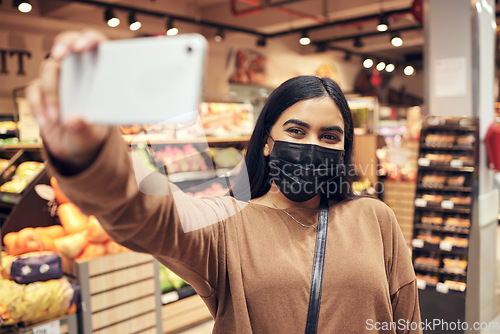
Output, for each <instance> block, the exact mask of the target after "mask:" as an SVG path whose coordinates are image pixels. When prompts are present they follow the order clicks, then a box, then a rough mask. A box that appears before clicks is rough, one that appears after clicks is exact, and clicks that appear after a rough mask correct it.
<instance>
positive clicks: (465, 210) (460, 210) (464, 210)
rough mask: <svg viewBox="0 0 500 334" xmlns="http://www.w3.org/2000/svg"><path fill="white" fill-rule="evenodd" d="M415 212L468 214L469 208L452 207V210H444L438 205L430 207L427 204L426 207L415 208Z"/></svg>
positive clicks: (430, 205)
mask: <svg viewBox="0 0 500 334" xmlns="http://www.w3.org/2000/svg"><path fill="white" fill-rule="evenodd" d="M415 210H416V211H417V210H421V211H434V212H444V213H463V214H470V208H468V207H454V208H453V209H446V208H443V207H441V206H440V205H432V204H428V205H427V206H415Z"/></svg>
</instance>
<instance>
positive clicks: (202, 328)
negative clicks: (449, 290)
mask: <svg viewBox="0 0 500 334" xmlns="http://www.w3.org/2000/svg"><path fill="white" fill-rule="evenodd" d="M497 301H498V305H497V312H499V311H500V225H498V227H497ZM493 321H495V322H498V323H500V314H499V315H498V316H497V317H496V319H494V320H493ZM213 326H214V322H213V320H210V321H207V322H204V323H202V324H200V325H197V326H195V327H192V328H189V329H187V330H184V331H182V332H180V333H179V334H210V333H212V328H213ZM499 328H500V325H499ZM482 334H500V331H487V332H482Z"/></svg>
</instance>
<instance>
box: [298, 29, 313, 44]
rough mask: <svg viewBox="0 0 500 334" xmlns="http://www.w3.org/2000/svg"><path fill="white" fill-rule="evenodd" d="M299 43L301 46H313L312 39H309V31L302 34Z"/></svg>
mask: <svg viewBox="0 0 500 334" xmlns="http://www.w3.org/2000/svg"><path fill="white" fill-rule="evenodd" d="M299 43H300V45H309V44H311V39H310V38H309V36H307V31H304V32H303V33H302V37H300V39H299Z"/></svg>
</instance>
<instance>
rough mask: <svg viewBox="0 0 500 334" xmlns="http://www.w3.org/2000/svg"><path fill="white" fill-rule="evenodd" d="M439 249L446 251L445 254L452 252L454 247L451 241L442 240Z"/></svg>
mask: <svg viewBox="0 0 500 334" xmlns="http://www.w3.org/2000/svg"><path fill="white" fill-rule="evenodd" d="M439 249H441V250H444V251H445V252H451V250H452V249H453V245H452V244H451V242H449V241H444V240H441V242H440V243H439Z"/></svg>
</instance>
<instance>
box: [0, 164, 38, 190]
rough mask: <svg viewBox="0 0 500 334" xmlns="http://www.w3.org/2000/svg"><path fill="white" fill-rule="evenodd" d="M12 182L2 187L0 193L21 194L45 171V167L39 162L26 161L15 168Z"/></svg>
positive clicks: (0, 186)
mask: <svg viewBox="0 0 500 334" xmlns="http://www.w3.org/2000/svg"><path fill="white" fill-rule="evenodd" d="M12 167H14V168H15V172H14V176H13V177H12V179H11V180H9V181H7V182H5V183H3V184H2V185H0V191H2V192H8V193H15V194H19V193H21V192H23V190H24V189H25V188H26V187H27V186H28V184H30V182H31V181H33V179H34V178H35V177H36V176H37V175H38V174H39V173H40V172H41V171H42V170H43V168H44V165H43V163H41V162H38V161H25V162H22V163H21V164H19V166H17V167H15V166H12Z"/></svg>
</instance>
